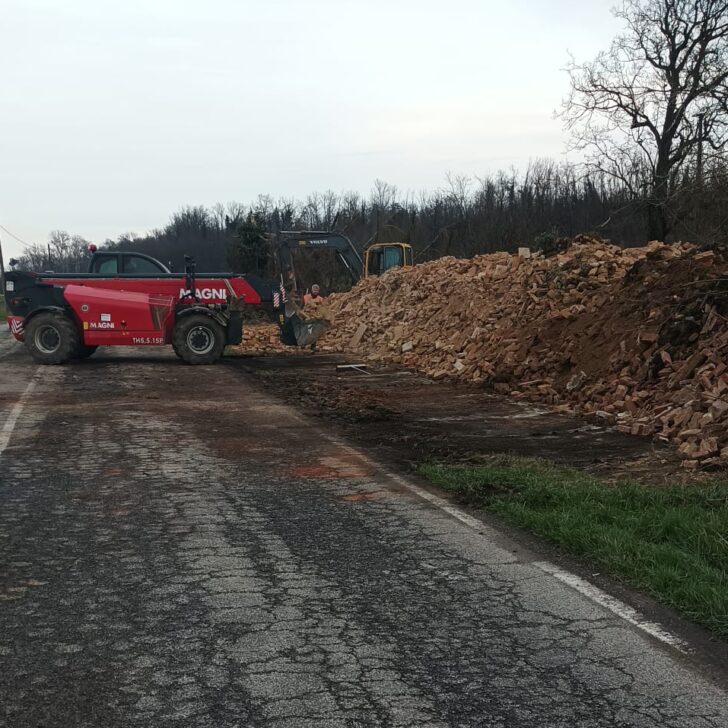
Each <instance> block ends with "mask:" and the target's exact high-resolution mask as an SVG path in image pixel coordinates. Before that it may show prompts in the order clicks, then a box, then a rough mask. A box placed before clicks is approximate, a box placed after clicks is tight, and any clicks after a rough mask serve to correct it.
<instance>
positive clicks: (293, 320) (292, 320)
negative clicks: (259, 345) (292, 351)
mask: <svg viewBox="0 0 728 728" xmlns="http://www.w3.org/2000/svg"><path fill="white" fill-rule="evenodd" d="M327 327H328V323H327V322H326V321H322V320H320V319H303V318H301V317H300V316H299V315H298V314H296V313H294V314H293V315H292V316H287V317H286V322H285V324H283V326H282V327H281V342H282V343H283V344H286V345H287V346H313V345H314V344H315V343H316V342H317V341H318V339H319V337H320V336H321V334H323V333H324V331H326V329H327Z"/></svg>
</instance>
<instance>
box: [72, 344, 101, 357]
mask: <svg viewBox="0 0 728 728" xmlns="http://www.w3.org/2000/svg"><path fill="white" fill-rule="evenodd" d="M98 348H99V347H98V346H86V344H81V345H80V346H79V347H78V354H77V357H78V358H79V359H88V358H89V357H90V356H93V354H94V352H95V351H96V349H98Z"/></svg>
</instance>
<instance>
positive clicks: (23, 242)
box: [0, 225, 33, 248]
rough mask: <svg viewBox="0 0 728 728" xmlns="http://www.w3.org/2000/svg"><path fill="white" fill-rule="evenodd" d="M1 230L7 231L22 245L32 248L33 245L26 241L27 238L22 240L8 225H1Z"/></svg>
mask: <svg viewBox="0 0 728 728" xmlns="http://www.w3.org/2000/svg"><path fill="white" fill-rule="evenodd" d="M0 230H2V231H3V232H5V233H7V234H8V235H9V236H10V237H11V238H13V240H17V241H18V242H19V243H20V244H21V245H25V247H26V248H32V247H33V246H32V245H31V244H30V243H26V242H25V240H21V239H20V238H19V237H18V236H17V235H14V234H13V233H11V232H10V230H8V229H7V228H6V227H3V226H2V225H0Z"/></svg>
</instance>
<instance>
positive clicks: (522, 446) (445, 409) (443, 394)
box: [225, 353, 694, 483]
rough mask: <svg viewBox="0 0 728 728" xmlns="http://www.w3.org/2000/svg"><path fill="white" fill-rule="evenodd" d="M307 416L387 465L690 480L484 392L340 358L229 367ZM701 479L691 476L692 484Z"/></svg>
mask: <svg viewBox="0 0 728 728" xmlns="http://www.w3.org/2000/svg"><path fill="white" fill-rule="evenodd" d="M225 361H226V363H227V364H228V365H230V366H235V367H241V368H242V369H244V370H246V371H248V372H250V373H252V374H254V375H255V378H256V380H257V381H259V382H260V383H261V384H262V385H263V386H264V387H265V388H266V389H267V390H269V391H271V392H273V393H275V394H276V395H277V396H279V397H280V398H282V399H283V400H284V401H286V402H287V403H289V404H292V405H294V406H296V407H298V408H301V409H302V410H304V411H305V412H306V413H307V414H309V415H313V416H316V417H320V418H322V419H325V420H328V421H330V422H333V423H335V424H336V425H337V427H338V428H340V429H341V430H342V431H343V432H344V433H345V434H346V436H347V437H349V438H350V439H352V440H354V441H356V442H357V443H359V444H361V445H364V446H367V447H369V448H374V449H376V451H377V453H378V455H379V456H380V457H381V458H382V459H383V460H386V461H388V462H390V463H393V464H396V465H399V466H404V467H406V468H408V469H413V468H414V467H416V466H417V465H418V464H421V463H422V462H424V461H428V460H458V461H463V460H467V461H477V460H478V459H482V458H487V457H490V456H493V455H499V454H513V455H519V456H525V457H538V458H545V459H548V460H552V461H554V462H556V463H560V464H564V465H568V466H573V467H577V468H581V469H584V470H587V471H589V472H592V473H594V474H596V475H599V476H601V477H603V478H606V479H615V478H621V477H627V478H640V479H643V480H648V481H652V482H657V483H659V482H675V480H676V479H681V480H684V479H685V478H686V477H691V476H688V475H687V474H686V473H685V471H684V470H683V469H681V468H680V460H679V458H678V457H677V456H676V455H675V453H674V451H672V449H671V448H668V447H667V446H662V445H660V444H659V443H655V442H654V441H653V440H651V439H650V438H648V437H635V436H631V435H626V434H623V433H620V432H617V431H616V430H615V429H614V428H613V427H611V426H609V425H607V424H604V423H600V421H599V418H598V417H592V418H584V417H575V416H572V415H566V414H560V413H557V412H554V411H552V410H548V409H545V408H542V407H539V406H536V405H533V404H530V403H527V402H523V401H517V400H514V399H511V398H508V397H503V396H500V395H496V394H492V393H489V392H487V391H486V390H485V389H484V388H483V387H479V386H474V385H469V384H463V383H457V382H452V381H433V380H432V379H430V378H428V377H426V376H424V375H420V374H417V373H414V372H412V371H410V370H407V369H405V368H403V367H398V366H394V365H388V366H386V365H385V366H374V365H369V366H367V365H364V366H363V367H352V366H350V365H352V364H353V365H357V364H361V362H360V361H359V360H357V359H354V358H351V357H346V356H343V355H333V354H312V353H305V354H298V355H283V354H281V355H268V356H245V355H243V356H239V357H235V358H230V359H226V360H225ZM692 477H694V476H692Z"/></svg>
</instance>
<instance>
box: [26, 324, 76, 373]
mask: <svg viewBox="0 0 728 728" xmlns="http://www.w3.org/2000/svg"><path fill="white" fill-rule="evenodd" d="M80 345H81V335H80V334H79V331H78V328H77V327H76V324H75V323H74V322H73V321H71V319H70V318H69V317H68V316H65V315H64V314H62V313H55V312H51V311H49V312H47V313H39V314H38V315H37V316H34V317H33V318H32V319H31V320H30V323H29V324H28V325H27V326H26V327H25V346H26V348H27V349H28V351H29V352H30V355H31V356H32V357H33V359H34V360H35V361H36V362H38V364H65V363H66V362H67V361H70V360H71V359H74V358H76V356H77V355H78V350H79V347H80Z"/></svg>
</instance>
